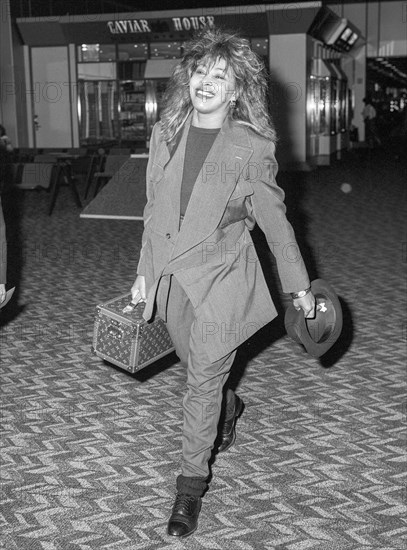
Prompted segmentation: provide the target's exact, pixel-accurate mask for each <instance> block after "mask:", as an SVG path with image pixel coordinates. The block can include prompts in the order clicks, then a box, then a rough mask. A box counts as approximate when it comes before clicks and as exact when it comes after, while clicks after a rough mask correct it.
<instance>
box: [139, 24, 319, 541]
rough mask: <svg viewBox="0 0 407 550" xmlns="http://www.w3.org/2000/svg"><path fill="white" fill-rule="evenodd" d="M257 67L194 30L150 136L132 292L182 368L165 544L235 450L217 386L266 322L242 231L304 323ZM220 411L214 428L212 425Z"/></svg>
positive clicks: (306, 288) (239, 50)
mask: <svg viewBox="0 0 407 550" xmlns="http://www.w3.org/2000/svg"><path fill="white" fill-rule="evenodd" d="M266 82H267V81H266V77H265V75H264V66H263V63H262V62H261V61H260V60H259V58H258V57H257V56H256V54H255V53H254V52H253V51H252V49H251V47H250V43H249V41H248V40H247V39H245V38H242V37H241V36H240V35H239V34H237V33H235V32H233V31H230V32H229V31H224V30H221V29H219V28H214V27H212V28H205V29H203V30H201V31H200V32H199V33H198V34H197V35H195V36H194V38H192V39H191V40H190V41H189V42H187V43H186V44H185V50H184V56H183V58H182V60H181V62H180V63H179V65H178V66H177V67H176V68H175V69H174V72H173V75H172V77H171V79H170V81H169V84H168V86H167V90H166V93H165V97H164V107H163V110H162V115H161V120H160V121H159V122H157V123H156V124H155V126H154V128H153V131H152V137H151V141H150V155H149V161H148V165H147V177H146V185H147V204H146V206H145V209H144V232H143V236H142V247H141V253H140V259H139V263H138V267H137V278H136V280H135V282H134V284H133V286H132V288H131V294H132V302H133V303H138V302H139V301H145V302H146V305H145V308H144V313H143V316H144V318H145V319H146V320H147V321H148V320H150V319H151V318H152V316H153V314H154V313H156V314H158V315H159V316H160V317H161V318H162V319H163V320H164V321H165V322H166V323H167V328H168V331H169V334H170V336H171V338H172V340H173V343H174V346H175V350H176V353H177V355H178V357H179V358H180V360H181V362H182V363H183V364H185V365H186V368H187V390H186V393H185V395H184V398H183V428H182V465H181V473H180V475H178V477H177V479H176V496H175V501H174V504H173V507H172V512H171V515H170V518H169V521H168V526H167V533H168V534H169V535H172V536H176V537H187V536H189V535H190V534H191V533H193V532H194V531H195V530H196V528H197V525H198V516H199V512H200V509H201V500H202V496H203V495H204V493H205V492H206V490H207V488H208V481H207V479H208V476H209V466H208V462H209V459H210V457H211V453H212V449H213V447H214V442H215V440H216V437H217V434H218V429H219V433H220V438H221V443H220V446H219V449H218V451H219V452H224V451H226V450H227V449H228V448H230V446H231V445H232V444H233V443H234V440H235V424H236V420H237V419H238V417H239V416H240V414H241V412H242V410H243V406H244V405H243V401H242V399H241V398H240V397H238V396H237V395H236V394H235V393H234V392H233V391H232V390H231V389H230V388H227V389H226V382H227V379H228V376H229V373H230V370H231V367H232V364H233V361H234V358H235V354H236V349H237V348H238V346H239V345H240V344H241V343H242V342H243V341H245V340H246V339H247V338H248V337H249V336H251V335H252V334H253V332H255V331H256V330H258V329H260V328H261V327H263V326H264V325H266V324H267V323H269V322H270V321H271V320H272V319H273V318H274V317H275V316H276V315H277V312H276V308H275V306H274V304H273V301H272V299H271V296H270V293H269V290H268V287H267V285H266V282H265V278H264V275H263V272H262V268H261V266H260V263H259V261H258V258H257V256H256V253H255V251H254V248H253V242H252V239H251V236H250V230H251V229H253V227H254V225H255V223H256V222H257V224H258V225H259V227H260V228H261V229H262V231H263V232H264V233H265V235H266V238H267V241H268V243H269V245H270V248H271V251H272V253H273V254H274V256H275V259H276V263H277V268H278V273H279V278H280V280H281V284H282V288H283V291H284V292H286V293H291V295H292V299H293V300H294V307H296V308H297V309H302V310H303V311H304V315H306V316H307V317H313V316H314V315H315V298H314V296H313V295H312V292H311V291H310V281H309V277H308V274H307V271H306V268H305V265H304V262H303V259H302V257H301V254H300V252H299V250H298V246H297V243H296V240H295V236H294V232H293V229H292V227H291V225H290V224H289V222H288V221H287V219H286V215H285V211H286V208H285V205H284V202H283V200H284V193H283V191H282V190H281V189H280V188H279V187H278V186H277V184H276V181H275V176H276V173H277V164H276V160H275V158H274V151H275V132H274V129H273V126H272V123H271V121H270V117H269V115H268V110H267V107H266V89H267V83H266ZM222 406H224V407H225V408H226V409H225V414H224V418H225V420H224V423H223V425H221V426H218V424H219V419H220V413H221V409H222Z"/></svg>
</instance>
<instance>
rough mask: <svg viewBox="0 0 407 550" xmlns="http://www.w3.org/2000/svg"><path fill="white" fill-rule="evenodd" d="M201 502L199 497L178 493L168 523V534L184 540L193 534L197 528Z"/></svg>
mask: <svg viewBox="0 0 407 550" xmlns="http://www.w3.org/2000/svg"><path fill="white" fill-rule="evenodd" d="M201 502H202V500H201V497H194V496H193V495H185V494H183V493H178V494H177V496H176V497H175V502H174V506H173V508H172V514H171V517H170V519H169V521H168V530H167V532H168V534H169V535H172V536H173V537H181V538H184V537H188V536H189V535H190V534H191V533H193V532H194V531H195V530H196V528H197V527H198V516H199V512H200V511H201Z"/></svg>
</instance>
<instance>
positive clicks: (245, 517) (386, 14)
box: [0, 0, 407, 550]
mask: <svg viewBox="0 0 407 550" xmlns="http://www.w3.org/2000/svg"><path fill="white" fill-rule="evenodd" d="M40 4H41V6H40ZM45 4H47V7H46V8H45V7H44V6H45ZM48 4H49V5H48ZM88 4H89V5H87V4H86V2H83V5H82V8H80V7H78V3H76V2H75V3H74V2H65V4H64V3H63V2H57V1H56V2H49V3H47V2H45V3H41V2H36V1H35V0H31V2H23V1H20V0H19V1H16V2H15V4H13V3H11V6H10V3H9V2H8V0H7V1H5V0H0V6H1V7H2V9H3V8H4V9H5V8H6V6H7V13H9V14H10V18H11V19H10V21H11V23H10V25H9V26H8V27H7V25H6V23H7V21H6V20H7V17H3V18H2V21H1V25H2V26H1V29H0V30H1V31H2V33H3V34H2V36H3V38H2V40H3V42H2V51H3V54H0V59H1V61H2V64H3V68H2V72H1V73H0V77H1V80H0V84H1V92H2V93H1V96H0V97H1V105H0V106H1V110H0V114H1V117H0V124H1V125H2V127H3V128H4V130H5V132H6V133H7V136H8V137H9V140H10V143H11V149H9V150H8V151H5V150H4V149H3V151H2V153H1V154H2V156H1V162H2V182H1V183H2V187H1V204H2V209H3V214H4V219H5V226H6V234H7V289H12V288H15V290H14V294H13V296H12V298H11V299H10V301H9V302H8V303H7V305H6V306H5V307H4V308H2V309H1V310H0V380H1V384H0V395H1V403H0V410H1V415H0V419H1V426H0V430H1V432H0V433H1V447H0V464H1V480H2V482H1V507H2V511H1V516H0V517H1V534H0V542H1V544H0V546H2V547H4V548H5V549H6V550H25V549H27V550H28V549H30V550H71V549H72V550H74V549H83V550H136V549H145V550H159V549H160V550H161V549H163V550H164V549H168V550H169V549H173V550H176V549H177V550H178V549H184V548H185V549H193V550H198V549H199V550H201V549H202V550H203V549H219V550H221V549H222V550H223V549H230V550H235V549H241V550H263V549H264V550H304V549H315V550H317V549H318V550H333V549H335V550H336V549H337V550H359V549H360V550H362V549H366V550H370V549H372V550H398V549H400V550H401V549H404V548H405V547H406V544H407V525H406V519H405V518H406V512H407V491H406V470H405V465H406V458H407V446H406V442H407V437H406V420H407V392H406V385H407V376H406V375H407V373H406V275H405V272H406V263H407V244H406V243H407V239H406V221H405V220H406V219H407V216H406V182H407V155H406V151H407V105H406V102H407V40H406V36H407V35H406V24H407V17H406V11H405V8H406V6H405V2H386V1H383V2H356V1H355V2H348V3H339V2H337V3H334V2H329V1H328V2H296V3H295V6H294V7H293V6H291V7H290V8H288V7H287V6H288V5H289V4H291V3H287V4H284V7H281V5H280V4H279V5H277V4H276V5H275V6H273V3H269V4H261V5H260V4H258V5H257V4H255V3H254V2H247V3H246V4H245V6H246V7H247V9H246V11H245V12H243V11H242V9H241V6H238V7H237V6H236V4H234V5H233V6H232V4H231V3H230V5H229V6H227V5H226V4H227V2H225V7H224V9H223V11H222V10H221V9H220V8H218V7H216V6H215V4H214V3H211V2H210V1H209V2H207V4H206V7H205V8H200V10H201V11H200V12H199V9H198V8H196V7H194V6H192V5H191V4H189V6H187V5H185V4H186V3H185V2H183V3H182V2H178V4H177V2H175V3H174V4H173V5H172V6H171V7H168V8H167V7H166V8H165V9H166V10H168V13H166V11H165V10H163V11H162V13H161V14H160V13H159V11H158V8H157V7H155V4H157V3H154V2H152V3H151V10H150V12H149V10H148V6H147V2H145V3H144V4H143V3H141V4H140V6H142V8H140V9H139V8H136V7H134V6H135V3H132V2H131V0H127V1H122V2H113V1H109V2H107V1H106V2H102V1H101V0H99V1H96V0H95V1H93V2H89V3H88ZM181 4H182V5H181ZM64 6H65V7H64ZM86 6H87V7H86ZM90 7H92V8H93V9H97V10H98V11H97V13H96V15H97V17H96V16H95V14H93V16H92V17H90V16H89V13H90V12H89V11H86V10H87V9H89V8H90ZM68 8H69V9H68ZM238 8H239V9H238ZM75 9H76V11H75ZM81 9H82V12H81ZM153 9H154V10H156V11H152V10H153ZM294 9H295V10H296V11H293V10H294ZM52 10H54V11H52ZM290 10H291V11H290ZM302 10H303V11H302ZM403 10H404V11H403ZM3 13H6V12H5V11H4V10H3ZM149 13H150V15H149ZM242 13H243V16H244V17H242ZM237 14H238V15H239V17H237ZM299 14H300V15H301V16H299ZM81 17H82V19H81ZM199 17H204V18H205V24H210V23H211V19H210V18H211V17H212V18H215V19H214V21H216V18H218V19H219V22H221V21H224V22H228V23H229V24H230V23H231V22H233V21H234V22H236V21H240V22H241V25H242V26H243V27H244V29H245V32H247V36H248V38H249V39H250V41H251V44H252V47H253V48H254V49H257V53H258V54H259V55H261V56H262V57H263V59H264V60H265V63H266V66H267V68H268V71H269V74H270V79H271V80H270V82H271V83H273V82H276V81H273V78H274V79H277V80H278V79H280V80H278V81H279V85H277V84H271V87H270V98H269V102H270V110H271V113H272V116H273V118H274V120H275V122H276V127H277V131H278V133H279V136H280V138H281V139H280V141H279V143H278V145H277V153H276V156H277V160H278V162H279V165H280V170H279V172H278V175H277V183H278V185H280V187H281V188H282V189H283V190H284V192H285V203H286V206H287V217H288V219H289V221H290V222H291V224H292V226H293V228H294V231H295V234H296V236H297V240H298V244H299V247H300V250H301V252H302V255H303V257H304V261H305V264H306V267H307V269H308V272H309V275H310V278H311V279H312V280H314V279H317V278H323V279H325V280H327V281H329V283H330V284H331V285H332V286H333V287H334V289H335V290H336V293H337V295H338V297H339V301H340V305H341V308H342V313H343V329H342V333H341V335H340V337H339V339H338V340H337V341H336V342H335V344H334V345H333V346H332V348H331V349H330V350H329V351H328V352H327V353H326V354H324V355H323V356H322V357H320V358H319V359H318V358H315V357H312V356H311V355H310V354H309V353H307V352H306V350H305V349H304V347H303V346H302V345H301V344H300V343H298V342H295V341H293V339H291V338H290V337H289V335H288V334H287V331H286V328H285V325H284V314H285V311H286V309H287V307H288V306H289V304H290V303H291V299H290V297H289V296H288V295H287V294H284V293H283V292H282V288H281V285H280V282H279V278H278V274H277V270H276V265H275V261H274V258H273V255H272V254H271V252H270V250H269V248H268V246H267V243H266V241H265V238H264V235H263V234H262V232H261V231H260V229H259V228H258V227H255V228H254V230H253V232H252V234H253V239H254V241H255V246H256V250H257V252H258V254H259V257H260V261H261V265H262V269H263V272H264V274H265V278H266V282H267V285H268V287H269V290H270V293H271V295H272V297H273V300H274V302H275V304H276V307H277V310H278V314H279V315H278V317H277V318H276V319H274V320H273V321H272V322H271V323H269V324H268V325H266V326H265V327H264V328H262V329H261V330H259V331H258V332H256V333H255V334H254V335H253V336H252V337H251V338H250V339H248V340H247V341H246V342H245V343H244V344H243V345H242V346H241V347H240V348H239V351H238V354H237V358H236V361H235V364H234V367H233V371H232V374H231V383H232V386H233V387H234V388H236V390H237V392H238V394H239V395H240V396H241V397H242V398H243V399H244V402H245V405H246V406H245V410H244V413H243V415H242V416H241V418H240V419H239V420H238V423H237V426H236V442H235V444H234V445H233V447H231V449H230V450H228V451H227V452H225V453H216V447H215V450H214V453H213V457H212V460H211V471H212V474H213V479H212V482H211V484H210V488H209V490H208V492H207V494H206V495H205V497H204V499H203V504H202V511H201V514H200V516H199V528H198V530H197V531H196V532H195V533H193V534H192V535H191V536H190V537H189V538H188V539H185V540H174V538H171V537H169V536H168V535H167V534H166V526H167V522H168V517H169V512H170V509H171V505H172V502H173V499H174V496H175V478H176V475H177V473H178V470H179V467H180V460H181V453H180V445H181V432H182V414H183V412H182V399H183V396H184V393H185V389H186V371H185V368H184V366H183V365H182V364H181V363H180V361H179V359H178V357H177V356H176V355H175V353H171V354H169V355H167V356H166V357H163V358H161V359H159V360H158V361H156V362H155V363H153V364H151V365H149V366H147V367H145V368H143V369H142V370H140V371H139V372H136V373H130V372H127V371H126V370H125V369H123V368H120V367H118V366H115V365H113V364H112V363H110V362H109V361H106V360H103V359H102V358H100V357H98V356H97V355H95V354H94V353H93V352H92V345H93V344H94V340H93V335H94V326H95V314H96V306H97V305H98V304H101V303H103V302H106V301H107V300H109V299H111V298H113V297H115V296H119V295H122V294H125V293H128V292H130V287H131V285H132V284H133V282H134V279H135V276H136V266H137V263H138V258H139V253H140V248H141V236H142V232H143V208H144V205H145V200H146V199H145V170H146V165H147V162H148V155H149V138H150V135H151V128H152V125H153V124H154V122H155V121H156V120H157V119H158V118H159V114H160V101H161V97H162V93H163V92H164V90H165V86H166V83H167V82H168V78H169V75H170V73H171V71H172V70H173V68H174V66H175V65H176V63H177V62H178V61H179V59H180V57H181V55H182V47H183V46H182V44H183V42H184V41H185V40H186V39H188V37H189V36H190V35H191V32H192V31H193V26H194V25H195V24H196V25H199V24H200V23H199ZM208 18H209V19H208ZM243 20H244V23H243V22H242V21H243ZM143 21H144V23H143ZM395 21H396V22H398V23H397V24H395ZM126 22H127V23H126ZM369 22H370V23H369ZM137 25H141V27H140V32H138V31H137V28H136V26H137ZM143 25H144V27H143ZM245 25H246V26H245ZM397 25H398V26H397ZM6 27H7V28H6ZM7 29H8V30H7ZM389 29H393V31H392V32H393V34H392V32H391V31H390V30H389ZM395 29H396V30H395ZM136 31H137V32H136ZM398 31H400V34H397V33H398ZM7 33H8V34H7ZM98 33H101V35H100V36H101V38H100V41H99V40H98ZM160 33H161V34H160ZM256 33H257V34H256ZM403 33H404V34H403ZM136 35H137V36H136ZM6 36H8V38H7V40H6V38H5V37H6ZM75 36H78V37H79V38H77V39H75ZM84 36H87V37H88V40H87V41H83V37H84ZM135 36H136V39H134V37H135ZM133 39H134V40H133ZM7 44H8V46H7ZM301 45H302V46H303V47H302V48H301ZM8 47H10V48H9V50H7V48H8ZM6 50H7V51H9V54H10V55H9V57H8V58H7V59H8V61H7V60H6V57H5V52H6ZM134 51H137V54H135V53H134ZM279 52H285V55H283V54H282V53H279ZM287 52H291V53H290V56H291V60H292V64H291V67H288V66H287V67H286V65H287ZM273 54H274V55H273ZM297 54H298V56H299V55H300V54H301V57H298V58H297V57H295V55H297ZM1 56H2V57H1ZM10 56H11V57H10ZM13 67H14V69H15V70H14V69H13ZM12 69H13V70H12ZM300 69H301V70H300ZM294 70H295V71H297V72H298V74H299V75H300V76H298V78H297V80H296V81H295V82H296V84H295V86H293V85H292V83H293V82H294V80H293V78H294V77H293V76H292V73H290V71H294ZM49 71H53V72H52V73H49ZM47 74H48V75H49V74H51V77H49V76H47ZM63 82H65V83H66V84H67V85H66V86H62V83H63ZM28 89H29V93H27V90H28ZM299 90H300V91H301V93H300V94H299ZM302 91H305V93H302ZM298 94H299V95H298ZM363 98H369V99H370V101H371V103H372V105H373V106H374V108H375V111H376V126H375V131H374V133H373V134H371V133H370V134H369V133H368V132H365V124H364V123H363V116H362V109H363V107H364V102H363ZM273 109H274V113H273ZM61 121H63V122H64V124H62V123H61ZM65 122H66V124H65Z"/></svg>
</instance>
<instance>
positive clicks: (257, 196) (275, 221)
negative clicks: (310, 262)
mask: <svg viewBox="0 0 407 550" xmlns="http://www.w3.org/2000/svg"><path fill="white" fill-rule="evenodd" d="M274 151H275V146H274V143H273V142H271V141H268V142H267V144H266V146H265V147H264V149H263V151H262V153H261V154H260V155H259V156H258V162H257V165H256V168H257V177H256V179H255V181H252V182H251V183H252V187H253V195H251V197H250V198H251V204H252V209H253V212H252V213H253V215H254V218H255V220H256V222H257V224H258V225H259V227H260V229H261V230H262V231H263V233H264V234H265V236H266V239H267V243H268V245H269V248H270V250H271V252H272V253H273V255H274V257H275V259H276V264H277V269H278V274H279V278H280V281H281V286H282V289H283V292H286V293H289V292H299V291H300V290H304V289H306V288H308V287H309V286H310V281H309V277H308V273H307V270H306V267H305V264H304V260H303V258H302V255H301V252H300V249H299V247H298V244H297V241H296V238H295V234H294V231H293V228H292V226H291V224H290V223H289V222H288V220H287V218H286V206H285V204H284V191H283V190H282V189H281V187H279V186H278V185H277V183H276V179H275V177H276V174H277V170H278V166H277V161H276V159H275V156H274Z"/></svg>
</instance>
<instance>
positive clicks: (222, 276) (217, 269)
mask: <svg viewBox="0 0 407 550" xmlns="http://www.w3.org/2000/svg"><path fill="white" fill-rule="evenodd" d="M191 120H192V115H190V116H189V117H188V119H187V121H186V123H185V125H184V129H183V132H182V136H181V137H180V140H179V143H178V146H177V148H176V150H175V152H174V154H173V155H172V156H171V155H170V150H169V148H168V146H167V144H166V143H165V142H164V141H163V140H162V138H161V136H160V123H157V124H156V125H155V126H154V129H153V133H152V137H151V144H150V157H149V162H148V166H147V177H146V185H147V204H146V206H145V209H144V232H143V237H142V249H141V254H140V260H139V264H138V269H137V271H138V274H139V275H144V276H145V278H146V288H147V293H148V294H147V303H146V307H145V310H144V317H145V318H146V320H150V319H151V317H152V313H153V308H154V303H155V296H156V291H157V288H158V284H159V281H160V279H161V277H162V276H163V275H166V274H173V275H174V276H175V277H176V278H177V280H178V281H179V283H180V284H181V286H182V287H183V289H184V291H185V292H186V294H187V295H188V297H189V299H190V300H191V302H192V304H193V306H194V308H195V314H196V319H197V322H198V323H200V325H201V329H202V343H203V344H204V345H206V346H207V352H208V355H209V357H210V359H211V361H216V360H217V359H219V358H221V357H223V356H224V355H226V354H227V353H229V352H230V351H232V350H233V349H235V348H236V347H238V346H239V345H240V344H241V343H242V342H243V341H245V340H246V339H247V338H249V337H250V336H251V335H252V334H253V333H254V332H256V331H257V330H258V329H260V328H261V327H262V326H264V325H265V324H267V323H268V322H270V321H271V320H272V319H273V318H274V317H275V316H276V315H277V311H276V308H275V306H274V304H273V301H272V299H271V296H270V293H269V290H268V287H267V285H266V282H265V278H264V275H263V272H262V268H261V266H260V263H259V259H258V257H257V255H256V252H255V249H254V245H253V242H252V239H251V235H250V229H252V228H253V226H254V224H255V223H256V222H257V224H258V225H259V226H260V228H261V229H262V230H263V232H264V233H265V236H266V238H267V241H268V243H269V246H270V250H271V251H272V253H273V254H274V257H275V259H276V263H277V268H278V273H279V277H280V280H281V285H282V289H283V291H284V292H296V291H300V290H303V289H305V288H308V287H309V284H310V283H309V278H308V274H307V271H306V268H305V265H304V262H303V259H302V257H301V254H300V252H299V249H298V245H297V243H296V239H295V236H294V232H293V229H292V227H291V225H290V224H289V223H288V221H287V219H286V216H285V211H286V209H285V205H284V202H283V200H284V193H283V191H282V190H281V189H280V187H278V186H277V184H276V181H275V175H276V172H277V163H276V160H275V157H274V149H275V147H274V144H273V143H272V142H271V141H269V140H268V139H265V138H263V137H261V136H259V135H258V134H257V133H255V132H254V131H253V130H251V129H250V128H249V127H248V126H246V125H244V124H241V123H237V122H234V121H231V120H230V119H226V120H225V122H224V124H223V126H222V128H221V130H220V132H219V134H218V135H217V137H216V139H215V142H214V144H213V146H212V148H211V150H210V152H209V154H208V156H207V158H206V160H205V163H204V165H203V167H202V170H201V172H200V173H199V175H198V178H197V180H196V182H195V186H194V188H193V191H192V195H191V198H190V201H189V204H188V208H187V211H186V213H185V217H184V220H183V223H182V225H181V227H180V226H179V217H180V188H181V179H182V170H183V166H184V157H185V145H186V138H187V135H188V130H189V127H190V124H191Z"/></svg>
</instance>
